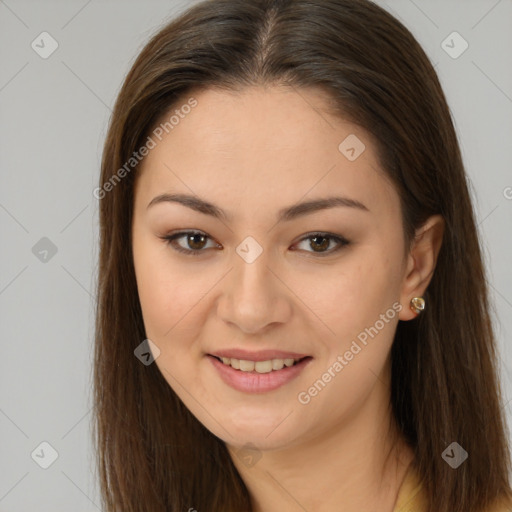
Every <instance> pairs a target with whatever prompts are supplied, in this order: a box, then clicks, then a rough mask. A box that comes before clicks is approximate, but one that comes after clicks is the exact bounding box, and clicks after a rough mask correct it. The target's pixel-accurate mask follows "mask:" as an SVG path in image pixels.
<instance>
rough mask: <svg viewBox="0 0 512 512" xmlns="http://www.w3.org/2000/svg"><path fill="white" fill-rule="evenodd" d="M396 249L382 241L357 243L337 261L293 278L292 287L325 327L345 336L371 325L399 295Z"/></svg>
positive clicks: (344, 338)
mask: <svg viewBox="0 0 512 512" xmlns="http://www.w3.org/2000/svg"><path fill="white" fill-rule="evenodd" d="M395 252H396V251H393V250H390V248H389V247H387V246H385V245H382V244H372V245H367V246H365V247H361V246H360V247H358V248H357V250H355V251H354V252H353V253H351V254H347V257H346V258H344V259H343V260H340V262H339V264H338V265H336V266H332V267H330V268H328V269H326V268H323V269H321V271H317V272H315V273H309V275H308V277H306V278H305V279H304V277H301V278H300V279H298V280H297V283H296V286H295V287H294V289H295V290H300V293H298V295H299V296H300V297H301V299H303V301H304V303H305V304H307V305H308V306H309V307H310V309H311V310H312V311H313V312H315V313H316V314H317V316H318V317H319V318H320V319H321V320H322V321H323V323H324V324H325V327H328V328H329V330H330V331H331V335H332V334H333V331H334V333H336V337H337V339H343V340H346V339H348V338H350V337H354V336H356V335H357V334H358V333H359V332H360V331H361V330H363V329H364V328H365V327H368V326H369V325H373V324H374V322H375V321H376V320H378V319H379V316H380V315H381V314H383V313H385V312H386V310H388V309H389V308H391V307H392V305H393V303H395V302H396V301H397V300H398V299H399V295H400V294H399V289H400V279H399V277H400V274H399V264H400V262H399V260H397V257H398V256H397V255H396V254H395Z"/></svg>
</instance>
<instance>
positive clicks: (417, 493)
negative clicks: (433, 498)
mask: <svg viewBox="0 0 512 512" xmlns="http://www.w3.org/2000/svg"><path fill="white" fill-rule="evenodd" d="M426 510H427V498H426V494H425V490H424V489H423V485H422V484H421V482H420V479H419V476H418V474H417V472H416V470H415V469H414V468H413V467H412V465H411V466H409V469H408V470H407V473H406V474H405V478H404V481H403V483H402V485H401V486H400V490H399V491H398V498H397V501H396V505H395V508H394V509H393V512H425V511H426ZM487 510H488V512H512V506H510V505H509V506H507V505H506V504H501V505H500V504H498V505H497V506H494V507H490V508H488V509H487Z"/></svg>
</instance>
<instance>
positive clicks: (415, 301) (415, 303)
mask: <svg viewBox="0 0 512 512" xmlns="http://www.w3.org/2000/svg"><path fill="white" fill-rule="evenodd" d="M410 306H411V309H412V310H413V311H414V312H415V313H416V314H417V315H419V314H420V313H421V312H422V311H423V310H424V309H425V299H424V298H423V297H414V298H412V299H411V302H410Z"/></svg>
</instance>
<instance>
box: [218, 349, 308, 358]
mask: <svg viewBox="0 0 512 512" xmlns="http://www.w3.org/2000/svg"><path fill="white" fill-rule="evenodd" d="M209 355H211V356H216V357H227V358H229V359H232V358H233V359H243V360H244V361H269V360H270V359H302V358H304V357H308V355H307V354H298V353H296V352H284V351H282V350H259V351H258V352H250V351H249V350H244V349H241V348H232V349H226V350H216V351H215V352H211V353H210V354H209Z"/></svg>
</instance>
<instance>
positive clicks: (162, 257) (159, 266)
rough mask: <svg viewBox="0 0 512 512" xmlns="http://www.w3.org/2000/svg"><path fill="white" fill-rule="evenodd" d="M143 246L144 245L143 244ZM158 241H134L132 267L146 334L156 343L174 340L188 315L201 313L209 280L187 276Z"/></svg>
mask: <svg viewBox="0 0 512 512" xmlns="http://www.w3.org/2000/svg"><path fill="white" fill-rule="evenodd" d="M144 242H145V243H144ZM171 250H172V249H171V248H169V247H167V246H166V245H165V243H164V242H163V241H161V240H156V241H155V239H154V236H153V240H146V241H144V239H143V237H141V238H140V239H138V238H134V250H133V252H134V267H135V275H136V278H137V287H138V293H139V300H140V304H141V309H142V315H143V319H144V325H145V328H146V334H147V336H148V337H149V338H150V339H151V337H153V338H154V339H155V342H156V341H157V340H159V339H160V340H161V339H163V338H165V337H167V338H173V337H174V336H175V335H176V333H177V332H178V331H179V330H180V327H182V326H184V325H185V324H186V323H187V319H188V318H189V317H190V315H193V314H194V313H196V314H197V311H200V309H201V308H200V299H201V297H202V296H203V295H204V294H205V292H206V291H207V289H208V283H207V281H208V279H205V276H204V275H203V274H202V273H201V272H200V271H196V272H194V273H191V272H187V270H186V266H185V265H182V264H181V265H180V264H179V263H178V261H177V259H176V258H170V257H169V251H171Z"/></svg>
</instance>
